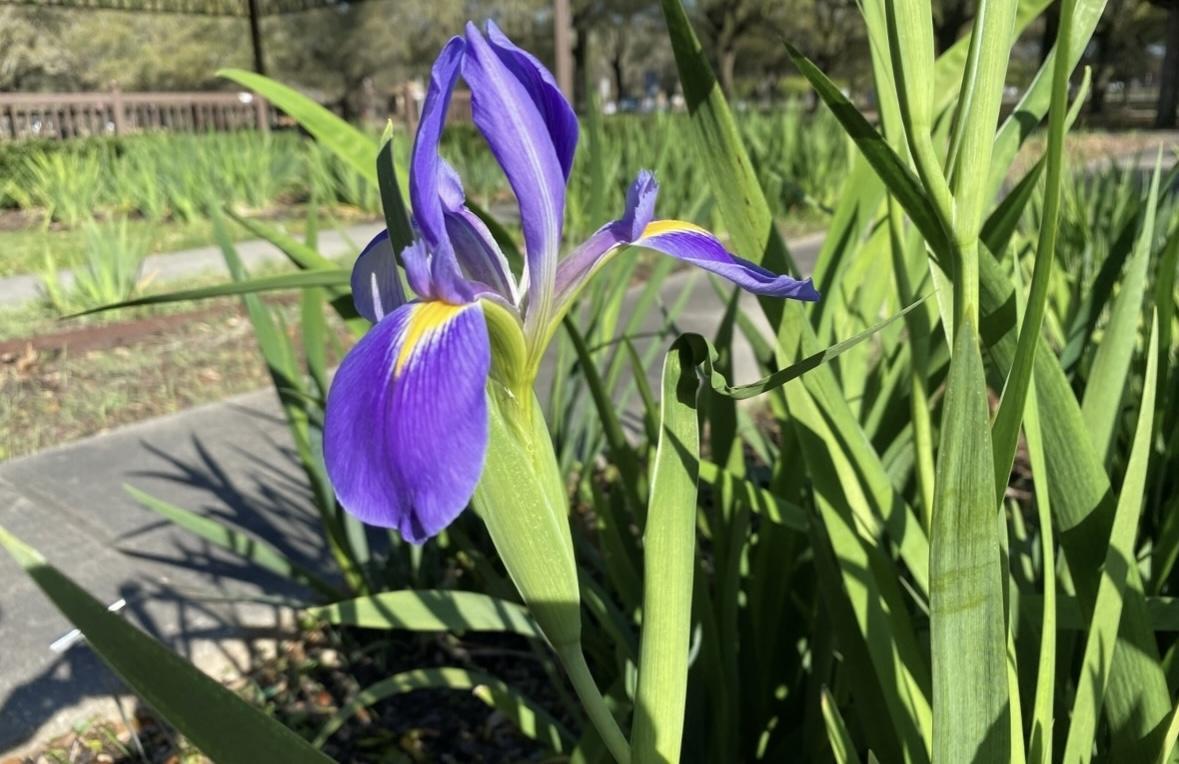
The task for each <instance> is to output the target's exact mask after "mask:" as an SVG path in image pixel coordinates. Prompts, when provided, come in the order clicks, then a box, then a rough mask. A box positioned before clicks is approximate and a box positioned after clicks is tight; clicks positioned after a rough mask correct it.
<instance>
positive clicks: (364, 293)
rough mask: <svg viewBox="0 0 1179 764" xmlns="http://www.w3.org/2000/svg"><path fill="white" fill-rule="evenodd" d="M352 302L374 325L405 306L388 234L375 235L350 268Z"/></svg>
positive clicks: (382, 232)
mask: <svg viewBox="0 0 1179 764" xmlns="http://www.w3.org/2000/svg"><path fill="white" fill-rule="evenodd" d="M352 302H353V304H354V305H356V311H357V312H358V313H359V314H360V315H362V316H364V317H365V318H367V319H368V320H369V321H372V322H373V323H374V324H375V323H377V322H378V321H380V320H381V319H382V318H384V317H385V316H386V315H387V314H389V313H392V312H393V311H394V310H396V309H397V308H399V307H401V306H402V305H403V304H404V303H405V291H404V290H403V289H402V288H401V277H400V276H399V275H398V273H397V259H396V258H395V257H394V256H393V245H392V244H391V243H390V242H389V232H388V231H381V232H380V233H378V234H377V235H376V236H374V237H373V240H372V241H370V242H369V243H368V245H367V246H366V247H365V248H364V249H363V250H362V251H361V253H360V256H359V257H357V258H356V264H355V265H353V266H352Z"/></svg>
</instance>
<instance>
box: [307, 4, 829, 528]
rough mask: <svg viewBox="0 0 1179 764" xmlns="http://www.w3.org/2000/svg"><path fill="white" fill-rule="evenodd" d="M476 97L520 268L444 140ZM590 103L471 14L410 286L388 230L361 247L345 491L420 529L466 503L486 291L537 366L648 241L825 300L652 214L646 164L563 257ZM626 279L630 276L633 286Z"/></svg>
mask: <svg viewBox="0 0 1179 764" xmlns="http://www.w3.org/2000/svg"><path fill="white" fill-rule="evenodd" d="M460 73H461V75H462V77H463V79H464V80H465V81H466V83H467V85H468V87H469V88H470V91H471V111H472V116H473V119H474V122H475V125H476V127H477V128H478V129H479V131H480V132H481V133H482V134H483V137H484V138H485V139H486V140H487V143H488V145H489V146H490V148H491V152H492V154H493V155H494V156H495V158H496V160H497V161H498V162H499V164H500V166H501V167H502V168H503V170H504V174H505V175H506V176H507V180H508V183H509V184H510V185H511V188H512V191H513V192H514V193H515V196H516V200H517V202H518V203H519V207H520V223H521V228H522V229H523V236H524V252H525V258H524V259H525V262H524V267H523V273H522V274H521V276H520V278H519V279H517V278H516V276H515V274H513V272H512V270H511V269H510V268H509V266H508V261H507V258H505V257H504V254H503V252H502V251H501V250H500V248H499V246H498V245H497V244H496V242H495V240H494V239H493V238H492V236H491V233H490V232H489V231H488V229H487V226H486V225H484V224H483V222H482V221H481V220H480V219H479V218H478V217H477V216H476V215H475V214H474V213H473V212H472V211H471V210H470V209H469V208H468V207H467V206H466V201H465V195H464V192H463V186H462V181H461V180H460V178H459V177H458V175H457V173H456V172H455V171H454V169H453V168H451V167H450V165H448V164H447V163H446V161H445V160H443V159H442V157H441V156H439V154H438V145H439V140H440V138H441V135H442V128H443V125H444V123H445V121H446V112H447V109H448V107H449V103H450V95H451V92H452V91H453V89H454V86H455V82H456V80H457V79H458V77H459V75H460ZM577 132H578V128H577V117H576V116H575V115H574V113H573V109H572V107H571V106H570V105H569V102H568V101H567V100H566V99H565V97H564V95H562V93H561V91H560V89H559V88H558V87H557V84H556V81H555V80H554V78H553V76H552V74H551V73H550V72H549V71H548V70H547V69H546V68H545V67H544V66H543V65H542V64H541V63H540V61H539V60H537V59H536V58H535V57H534V56H533V55H532V54H530V53H528V52H526V51H524V50H521V49H520V48H518V47H516V45H514V44H513V43H512V41H511V40H509V39H508V38H507V36H505V35H504V33H503V32H502V31H500V29H499V28H498V27H497V26H496V25H495V24H493V23H492V22H490V21H489V22H488V23H487V26H486V32H485V33H482V32H480V31H479V30H478V28H476V27H475V26H474V25H473V24H470V23H468V24H467V27H466V32H465V35H464V36H463V37H455V38H453V39H451V40H450V41H449V42H448V43H447V44H446V46H445V47H444V48H443V49H442V53H441V54H440V55H439V56H438V59H437V61H435V62H434V67H433V70H432V72H431V76H430V85H429V88H428V90H427V92H426V98H425V103H424V104H423V107H422V113H421V121H420V123H419V126H418V132H417V137H416V139H415V141H414V146H413V153H412V157H411V166H410V176H409V187H410V202H411V206H412V209H413V216H412V217H413V225H414V229H415V233H416V236H417V239H416V241H415V242H414V243H413V244H412V245H411V246H409V247H408V248H406V249H405V250H404V251H403V252H401V253H400V259H401V262H402V264H403V265H404V267H405V273H406V280H407V281H408V283H409V286H410V288H411V289H412V290H413V292H414V294H415V295H416V296H417V297H416V299H413V300H409V299H407V297H406V295H405V293H404V291H403V288H402V284H401V280H400V277H399V274H398V269H397V260H396V258H395V257H394V252H393V249H392V245H391V244H390V242H389V236H388V233H387V232H382V233H381V234H379V235H378V236H377V237H376V238H374V239H373V240H372V241H371V242H370V243H369V244H368V246H367V247H365V249H364V251H363V252H361V254H360V257H359V259H358V260H357V262H356V265H355V268H354V270H353V273H352V296H353V301H354V302H355V304H356V308H357V310H358V311H359V312H360V313H361V315H363V316H365V317H366V318H368V319H369V320H370V321H372V322H373V323H374V324H375V326H374V327H373V328H372V330H370V331H369V332H368V334H366V335H365V336H364V337H363V338H362V339H361V340H360V341H359V342H358V343H357V344H356V346H355V347H354V348H353V349H352V350H351V351H350V352H349V353H348V355H347V357H345V359H344V361H343V363H342V364H341V365H340V369H339V371H338V373H337V374H336V377H335V380H334V381H333V383H332V388H331V391H330V393H329V395H328V400H327V412H326V421H325V432H324V455H325V460H326V463H327V470H328V475H329V476H330V478H331V481H332V484H333V486H334V487H335V491H336V496H337V497H338V498H339V501H340V503H341V505H343V507H344V508H345V509H346V510H348V511H349V512H351V513H352V514H353V515H355V516H356V517H358V518H360V519H361V520H363V521H364V522H366V523H370V524H372V525H378V526H383V527H389V528H396V529H397V530H398V531H399V532H400V533H401V535H402V536H403V537H405V538H406V539H408V540H409V541H412V542H415V543H420V542H422V541H425V540H426V539H427V538H429V537H430V536H433V535H435V534H437V533H438V532H439V531H441V530H442V529H443V528H445V527H446V526H447V525H448V524H449V523H450V522H451V521H452V520H454V518H455V517H456V516H457V515H458V514H459V513H460V512H461V511H462V510H463V509H464V508H465V507H466V505H467V503H468V502H469V501H470V499H471V496H472V494H473V493H474V491H475V487H476V484H477V483H478V482H479V478H480V475H481V473H482V471H483V462H484V456H485V454H486V450H487V440H488V405H489V403H488V394H487V391H486V386H487V381H488V375H489V373H490V372H491V368H492V350H491V342H490V339H489V335H488V327H487V322H486V320H485V317H484V310H485V307H484V306H485V304H486V303H488V302H491V303H495V304H497V305H498V306H500V307H503V308H507V309H508V310H509V311H510V314H511V315H512V316H514V317H516V318H517V319H518V321H519V323H520V331H521V333H522V336H523V338H524V344H525V347H526V349H527V357H528V360H527V363H526V366H527V368H526V369H525V370H524V372H523V373H524V374H525V375H526V378H527V380H528V381H529V383H531V380H532V379H534V378H535V374H536V368H537V366H538V364H539V359H540V357H541V355H542V354H543V352H544V349H545V346H546V345H547V344H548V341H549V339H550V338H551V337H552V335H553V332H554V331H555V330H556V327H557V326H558V325H559V322H560V319H561V317H562V316H563V315H564V314H565V312H566V311H567V310H568V308H569V306H570V304H571V303H572V301H573V299H574V298H575V297H576V295H577V293H578V292H579V291H580V288H581V287H582V286H583V285H584V284H585V282H586V281H587V280H588V279H589V278H590V277H591V276H592V275H593V274H594V273H595V272H596V271H597V270H598V268H599V267H600V266H601V265H602V264H603V263H604V262H606V260H607V258H609V257H610V256H611V255H613V254H614V253H616V252H619V251H620V250H621V249H623V248H625V247H626V246H636V247H646V248H647V249H652V250H656V251H659V252H662V253H664V254H668V255H671V256H672V257H676V258H679V259H680V260H683V261H684V262H688V263H691V264H693V265H696V266H699V267H701V268H703V269H705V270H707V271H710V272H712V273H715V274H717V275H719V276H723V277H724V278H726V279H728V280H729V281H731V282H733V283H734V284H737V285H738V286H740V287H742V288H744V289H746V290H748V291H750V292H753V293H755V294H759V295H768V296H772V297H792V298H796V299H801V300H816V299H818V297H819V295H818V292H816V291H815V288H814V287H813V286H812V284H811V281H810V279H807V280H805V281H799V280H797V279H793V278H791V277H789V276H783V275H777V274H774V273H771V272H770V271H767V270H766V269H764V268H762V267H760V266H758V265H756V264H754V263H751V262H749V261H747V260H742V259H740V258H738V257H735V256H734V255H732V254H730V253H729V252H728V251H726V250H725V248H724V246H723V245H722V244H721V243H720V242H719V241H718V240H717V239H716V237H715V236H713V235H712V234H710V233H708V232H707V231H705V230H704V229H702V228H699V227H698V226H695V225H692V224H691V223H686V222H683V221H679V220H654V209H655V198H656V194H657V192H658V185H657V184H656V182H655V179H654V177H653V176H652V175H651V173H649V172H646V171H643V172H640V173H639V175H638V178H637V179H636V180H635V181H634V184H633V185H632V186H631V187H630V191H629V193H628V194H627V200H626V210H625V212H624V213H623V215H622V217H620V218H619V219H617V220H615V221H613V222H610V223H607V224H606V225H604V226H602V227H601V228H600V229H598V230H597V231H596V232H595V233H594V234H593V235H592V236H590V237H589V239H588V240H586V241H585V242H584V243H582V244H581V245H580V246H578V247H576V248H575V249H574V250H573V251H572V252H570V253H569V254H568V255H567V256H566V257H564V258H561V257H560V248H561V236H562V225H563V221H564V212H565V190H566V185H567V183H568V180H569V172H570V169H571V168H572V166H573V156H574V152H575V149H576V147H577ZM620 288H621V286H620Z"/></svg>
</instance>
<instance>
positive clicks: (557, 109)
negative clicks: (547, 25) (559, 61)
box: [486, 19, 578, 180]
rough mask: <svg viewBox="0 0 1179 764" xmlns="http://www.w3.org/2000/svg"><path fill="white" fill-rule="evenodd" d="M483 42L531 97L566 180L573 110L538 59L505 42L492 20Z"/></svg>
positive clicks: (571, 152) (574, 117)
mask: <svg viewBox="0 0 1179 764" xmlns="http://www.w3.org/2000/svg"><path fill="white" fill-rule="evenodd" d="M486 29H487V41H488V42H490V43H491V47H492V48H493V49H494V50H495V52H496V54H497V55H498V56H499V57H500V60H501V61H503V62H504V64H506V65H507V67H508V68H509V69H511V70H512V74H514V75H516V79H518V80H520V82H521V83H523V85H524V89H525V90H526V91H527V92H528V93H529V95H531V96H532V102H533V103H535V104H536V108H537V109H538V110H539V111H540V114H541V116H542V117H543V118H544V121H545V124H546V125H547V126H548V130H549V137H550V138H551V139H552V141H553V147H554V148H555V149H556V151H557V158H558V159H559V160H560V162H561V170H562V172H564V173H565V179H566V180H568V179H569V172H570V170H572V169H573V155H574V154H575V153H576V152H577V131H578V126H577V115H576V114H575V113H574V112H573V107H572V106H570V105H569V101H568V100H567V99H566V98H565V94H564V93H562V92H561V88H560V86H559V85H557V79H556V78H555V77H553V74H552V72H550V71H549V70H548V69H547V68H545V65H544V64H542V63H541V62H540V60H539V59H538V58H537V57H536V56H534V55H532V54H531V53H529V52H528V51H526V50H523V49H522V48H519V47H517V46H516V44H515V43H514V42H512V41H511V40H509V39H508V36H507V35H506V34H504V33H503V30H501V29H500V28H499V27H498V26H496V24H495V22H494V21H491V20H490V19H489V20H488V21H487V26H486Z"/></svg>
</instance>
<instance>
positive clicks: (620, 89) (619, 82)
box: [610, 45, 626, 103]
mask: <svg viewBox="0 0 1179 764" xmlns="http://www.w3.org/2000/svg"><path fill="white" fill-rule="evenodd" d="M623 50H624V48H623V46H622V45H619V46H618V47H617V48H616V49H615V51H614V55H613V56H611V57H610V71H611V72H612V73H613V74H614V99H615V100H616V101H618V102H619V103H621V102H622V99H623V98H626V72H625V71H624V69H623V67H622V53H623Z"/></svg>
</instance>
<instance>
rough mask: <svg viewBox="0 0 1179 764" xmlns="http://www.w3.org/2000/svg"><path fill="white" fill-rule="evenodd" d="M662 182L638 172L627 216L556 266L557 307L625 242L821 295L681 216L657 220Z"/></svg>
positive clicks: (759, 286) (743, 283) (776, 291)
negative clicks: (735, 250)
mask: <svg viewBox="0 0 1179 764" xmlns="http://www.w3.org/2000/svg"><path fill="white" fill-rule="evenodd" d="M658 193H659V184H658V183H656V182H655V178H654V176H652V175H651V173H650V172H647V171H646V170H644V171H642V172H640V173H639V175H638V177H637V178H635V181H634V183H632V184H631V187H630V190H629V191H628V192H627V195H626V210H625V212H624V213H623V215H622V217H621V218H619V219H618V220H615V221H613V222H611V223H607V224H606V225H604V226H602V227H601V228H599V229H598V230H597V231H596V232H594V234H593V235H592V236H590V237H589V239H587V240H586V241H585V243H583V244H582V245H581V246H579V247H578V248H577V249H575V250H574V251H573V252H572V253H570V255H569V256H568V257H566V258H565V259H564V260H562V261H561V264H560V266H559V268H558V270H557V284H556V295H557V296H556V310H555V312H554V314H553V315H554V316H561V315H564V312H565V310H566V309H568V307H569V303H570V302H571V301H572V300H573V298H574V297H575V296H576V295H577V293H578V291H580V289H581V287H582V285H584V284H585V283H586V281H588V280H589V278H590V277H591V276H593V274H594V273H595V272H596V271H597V269H598V268H599V267H601V266H602V265H603V264H604V263H605V262H606V261H607V260H608V259H609V257H610V256H611V255H613V254H614V253H615V252H617V251H618V250H619V249H620V248H621V247H623V246H624V245H632V246H636V247H647V248H648V249H653V250H656V251H658V252H662V253H664V254H667V255H671V256H672V257H675V258H678V259H680V260H683V261H684V262H686V263H691V264H692V265H695V266H697V267H699V268H703V269H704V270H706V271H710V272H712V273H715V274H717V275H718V276H723V277H724V278H727V279H728V280H729V281H732V282H733V283H734V284H736V285H737V286H739V287H741V288H742V289H745V290H746V291H749V292H752V293H754V294H758V295H766V296H771V297H792V298H795V299H799V300H817V299H819V293H818V292H817V291H816V290H815V288H814V285H813V284H812V283H811V280H810V279H805V280H801V281H800V280H798V279H795V278H792V277H790V276H784V275H778V274H775V273H773V272H771V271H768V270H766V269H765V268H762V267H761V266H760V265H757V264H755V263H751V262H750V261H748V260H743V259H741V258H739V257H737V256H736V255H734V254H732V253H730V252H729V251H728V250H726V249H725V247H724V245H723V244H721V243H720V241H719V240H718V239H717V238H716V237H715V236H713V235H712V234H711V233H709V232H708V231H706V230H704V229H703V228H700V227H699V226H696V225H693V224H691V223H687V222H684V221H680V220H658V221H654V222H653V221H652V217H653V215H654V213H655V200H656V197H657V196H658Z"/></svg>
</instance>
